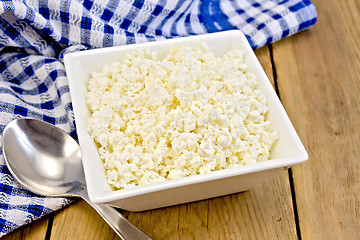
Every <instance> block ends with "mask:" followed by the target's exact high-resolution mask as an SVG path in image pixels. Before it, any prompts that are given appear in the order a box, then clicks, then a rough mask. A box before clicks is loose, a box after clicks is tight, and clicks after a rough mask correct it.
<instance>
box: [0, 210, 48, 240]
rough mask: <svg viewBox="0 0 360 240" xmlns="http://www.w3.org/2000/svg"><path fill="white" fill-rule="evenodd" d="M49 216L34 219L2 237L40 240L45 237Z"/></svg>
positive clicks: (11, 239)
mask: <svg viewBox="0 0 360 240" xmlns="http://www.w3.org/2000/svg"><path fill="white" fill-rule="evenodd" d="M49 218H50V216H45V217H44V218H42V219H39V220H37V221H34V222H32V223H30V224H29V225H26V226H23V227H20V228H19V229H17V230H15V231H14V232H12V233H10V234H8V235H6V236H4V237H2V238H1V239H6V240H42V239H45V237H46V231H47V228H48V224H49Z"/></svg>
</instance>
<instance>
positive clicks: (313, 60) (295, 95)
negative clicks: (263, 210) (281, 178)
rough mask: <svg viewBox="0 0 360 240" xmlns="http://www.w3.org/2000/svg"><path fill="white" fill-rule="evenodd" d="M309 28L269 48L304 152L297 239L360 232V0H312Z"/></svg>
mask: <svg viewBox="0 0 360 240" xmlns="http://www.w3.org/2000/svg"><path fill="white" fill-rule="evenodd" d="M314 3H315V6H316V7H317V10H318V14H319V15H318V16H319V20H318V22H317V23H316V25H315V27H314V28H313V29H311V30H309V31H306V32H303V33H301V34H297V35H296V36H294V37H291V38H288V39H285V40H283V41H280V42H279V43H277V44H275V45H274V62H275V67H276V70H277V77H278V86H279V92H280V96H281V99H282V102H283V103H284V105H285V108H286V110H287V112H288V114H289V115H290V118H291V120H292V122H293V123H294V125H295V128H296V129H297V131H298V133H299V135H300V137H301V139H302V140H303V142H304V144H305V146H306V148H307V150H308V153H309V156H310V158H309V161H308V162H307V163H305V164H303V165H300V166H297V167H294V168H293V176H294V189H295V196H296V203H297V211H298V217H299V225H300V232H301V237H302V239H359V236H360V215H359V212H360V167H359V163H360V161H359V145H360V144H359V143H360V134H359V133H360V127H359V120H360V108H359V106H360V97H359V96H360V89H359V86H360V84H359V83H360V48H359V46H360V30H359V27H358V23H360V2H359V1H355V0H352V1H336V0H328V1H320V0H315V1H314Z"/></svg>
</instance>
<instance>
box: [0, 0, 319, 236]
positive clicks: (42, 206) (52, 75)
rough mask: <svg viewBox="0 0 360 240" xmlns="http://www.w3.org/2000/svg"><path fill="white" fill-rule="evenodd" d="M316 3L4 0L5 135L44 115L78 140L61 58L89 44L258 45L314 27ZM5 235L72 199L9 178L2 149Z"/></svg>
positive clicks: (0, 85)
mask: <svg viewBox="0 0 360 240" xmlns="http://www.w3.org/2000/svg"><path fill="white" fill-rule="evenodd" d="M316 19H317V13H316V10H315V7H314V5H313V4H312V3H311V2H310V1H309V0H247V1H246V0H222V1H220V0H203V1H201V0H194V1H189V0H179V1H170V0H138V1H137V0H135V1H134V0H108V1H101V0H99V1H96V0H61V1H50V0H0V134H1V133H2V131H3V129H4V127H5V126H6V124H8V123H9V122H10V121H11V120H13V119H14V118H19V117H30V118H35V119H42V120H44V121H47V122H50V123H52V124H55V125H57V126H59V127H60V128H62V129H64V130H65V131H67V132H68V133H70V134H71V135H72V136H73V137H74V138H76V133H75V126H74V117H73V112H72V106H71V99H70V94H69V88H68V84H67V78H66V73H65V69H64V65H63V64H62V58H63V56H64V54H66V53H67V52H72V51H79V50H84V49H91V48H99V47H109V46H116V45H124V44H131V43H138V42H145V41H154V40H158V39H164V38H172V37H181V36H188V35H194V34H204V33H209V32H217V31H225V30H230V29H240V30H241V31H242V32H243V33H245V35H246V36H247V38H248V40H249V42H250V44H251V46H252V47H253V48H254V49H256V48H259V47H262V46H264V45H266V44H270V43H273V42H275V41H278V40H280V39H281V38H284V37H287V36H290V35H292V34H294V33H296V32H299V31H301V30H304V29H306V28H309V27H311V26H312V25H314V24H315V22H316ZM0 171H1V172H0V236H2V235H5V234H6V233H8V232H10V231H12V230H14V229H16V228H18V227H19V226H22V225H24V224H26V223H29V222H31V221H33V220H35V219H38V218H40V217H42V216H44V215H46V214H48V213H50V212H52V211H54V210H57V209H59V208H61V207H63V206H65V205H66V204H68V203H69V200H67V199H64V198H45V197H40V196H35V195H33V194H32V193H30V192H29V191H27V190H24V189H23V188H21V187H20V186H19V185H18V184H17V183H16V182H15V181H14V179H13V178H12V177H11V176H10V174H9V172H8V169H7V167H6V165H5V162H4V158H3V155H2V147H0Z"/></svg>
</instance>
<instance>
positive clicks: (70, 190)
mask: <svg viewBox="0 0 360 240" xmlns="http://www.w3.org/2000/svg"><path fill="white" fill-rule="evenodd" d="M3 153H4V157H5V161H6V164H7V166H8V168H9V170H10V172H11V174H12V175H13V176H14V178H15V179H16V180H17V181H18V182H19V183H21V184H22V185H23V186H24V187H26V188H27V189H29V190H30V191H32V192H34V193H36V194H39V195H43V196H51V197H81V198H82V199H84V200H85V201H86V202H87V203H89V204H90V205H91V206H92V207H93V208H94V209H95V210H96V211H97V212H98V213H99V214H100V215H101V217H102V218H103V219H104V220H105V221H106V222H107V223H108V224H109V225H110V226H111V228H112V229H113V230H114V231H115V232H116V233H117V234H118V235H119V236H120V238H121V239H124V240H125V239H147V240H148V239H151V238H150V237H148V236H147V235H146V234H145V233H143V232H142V231H140V230H139V229H138V228H136V227H135V226H134V225H133V224H131V223H130V222H129V221H128V220H127V219H126V218H125V217H123V216H122V215H121V214H120V213H119V212H118V211H116V210H115V209H114V208H112V207H110V206H107V205H105V204H95V203H92V202H91V201H90V199H89V196H88V194H87V190H86V183H85V177H84V170H83V166H82V161H81V153H80V148H79V145H78V144H77V142H76V141H75V140H74V139H73V138H72V137H70V136H69V135H68V134H67V133H66V132H64V131H62V130H61V129H59V128H57V127H55V126H53V125H51V124H49V123H46V122H43V121H39V120H34V119H27V118H23V119H17V120H14V121H12V122H10V123H9V124H8V125H7V126H6V127H5V129H4V131H3Z"/></svg>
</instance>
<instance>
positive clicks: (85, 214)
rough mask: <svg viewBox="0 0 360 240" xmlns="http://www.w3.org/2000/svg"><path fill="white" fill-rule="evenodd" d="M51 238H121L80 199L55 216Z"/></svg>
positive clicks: (80, 239) (55, 239) (84, 239)
mask: <svg viewBox="0 0 360 240" xmlns="http://www.w3.org/2000/svg"><path fill="white" fill-rule="evenodd" d="M50 239H54V240H57V239H64V240H65V239H71V240H72V239H77V240H88V239H94V240H95V239H99V240H101V239H120V238H119V237H118V236H117V235H116V234H115V233H114V231H113V230H112V229H111V228H110V227H109V226H108V225H107V223H106V222H105V221H104V220H103V219H102V218H101V217H100V215H99V214H98V213H97V212H96V211H95V210H94V209H92V207H91V206H90V205H88V204H87V203H86V202H85V201H83V200H78V201H76V202H75V203H73V204H71V205H70V206H68V207H66V208H64V209H63V210H61V211H60V212H59V213H58V214H56V216H55V217H54V221H53V227H52V230H51V236H50Z"/></svg>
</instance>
